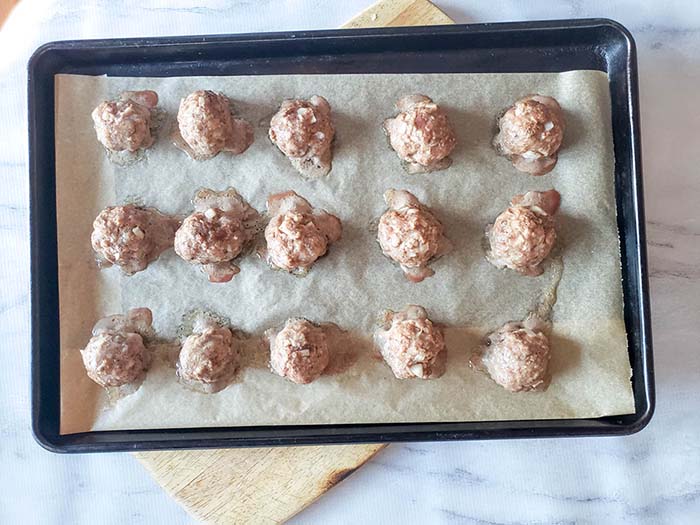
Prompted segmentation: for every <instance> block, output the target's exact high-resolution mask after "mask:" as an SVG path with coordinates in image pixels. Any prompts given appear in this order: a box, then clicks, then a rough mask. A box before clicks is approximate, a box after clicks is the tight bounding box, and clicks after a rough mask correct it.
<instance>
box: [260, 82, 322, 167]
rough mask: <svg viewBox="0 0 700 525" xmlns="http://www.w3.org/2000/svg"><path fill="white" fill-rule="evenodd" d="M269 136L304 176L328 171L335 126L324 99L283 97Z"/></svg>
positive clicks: (271, 122)
mask: <svg viewBox="0 0 700 525" xmlns="http://www.w3.org/2000/svg"><path fill="white" fill-rule="evenodd" d="M269 135H270V140H271V141H272V143H273V144H275V146H277V147H278V148H279V149H280V151H282V153H284V154H285V155H286V156H287V157H288V158H289V160H290V161H291V163H292V165H293V166H294V168H296V170H297V171H298V172H299V173H301V174H302V175H304V176H305V177H308V178H315V177H322V176H324V175H327V174H328V172H329V171H330V170H331V161H332V156H333V154H332V151H331V145H332V143H333V137H334V136H335V128H334V127H333V122H332V121H331V106H330V105H329V104H328V101H327V100H326V99H325V98H323V97H320V96H317V95H316V96H313V97H311V98H310V99H309V100H308V101H307V100H300V99H294V100H285V101H284V102H282V105H281V106H280V109H279V110H278V111H277V113H275V115H274V116H273V117H272V120H271V121H270V132H269Z"/></svg>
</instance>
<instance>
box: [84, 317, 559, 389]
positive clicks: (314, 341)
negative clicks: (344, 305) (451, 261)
mask: <svg viewBox="0 0 700 525" xmlns="http://www.w3.org/2000/svg"><path fill="white" fill-rule="evenodd" d="M151 325H152V314H151V311H150V310H149V309H148V308H135V309H132V310H130V311H129V312H128V313H127V314H126V315H113V316H110V317H107V318H105V319H102V320H100V321H99V322H98V323H97V324H96V325H95V327H94V329H93V335H92V338H91V339H90V341H89V342H88V344H87V346H86V347H85V348H84V349H83V350H81V353H82V358H83V363H84V365H85V368H86V370H87V374H88V376H89V377H90V378H91V379H92V380H93V381H95V382H96V383H97V384H99V385H100V386H102V387H104V388H118V389H120V391H121V392H122V393H131V392H133V391H135V390H136V389H137V388H138V386H139V385H140V384H141V382H142V381H143V379H144V377H145V375H146V372H147V371H148V369H149V366H150V364H151V360H152V356H151V354H152V352H151V350H150V349H149V348H148V347H149V341H152V340H153V338H154V331H153V328H152V326H151ZM331 327H335V325H330V324H316V323H313V322H310V321H308V320H306V319H303V318H292V319H289V320H287V322H286V323H285V324H284V326H283V327H281V328H279V329H277V328H273V329H270V330H267V331H266V332H265V334H264V336H263V342H264V344H265V346H266V347H267V348H268V349H269V368H270V369H271V370H272V372H274V373H275V374H277V375H279V376H282V377H284V378H286V379H288V380H289V381H292V382H294V383H297V384H308V383H311V382H313V381H315V380H316V379H318V378H319V377H320V376H321V375H322V374H323V373H324V371H325V370H326V368H327V367H328V365H329V362H330V359H331V352H334V351H337V350H339V349H334V348H332V347H331V340H332V339H331V338H330V337H329V336H328V332H329V330H330V328H331ZM335 328H337V327H335ZM546 331H547V325H546V324H545V323H543V322H541V321H539V320H538V319H536V318H534V317H529V318H528V319H526V320H525V321H523V322H510V323H506V324H505V325H504V326H502V327H501V328H500V329H498V330H496V331H495V332H493V333H491V334H489V335H488V336H487V337H486V339H485V341H484V344H483V345H482V346H481V347H480V348H478V349H477V350H475V351H474V352H473V353H472V355H471V357H470V365H471V367H472V368H475V369H477V370H480V371H484V372H486V373H487V374H488V375H489V376H490V377H491V378H492V379H493V380H494V381H495V382H496V383H497V384H499V385H500V386H502V387H503V388H505V389H506V390H509V391H511V392H520V391H532V390H544V389H546V388H547V386H548V384H549V372H548V366H549V360H550V345H549V337H548V335H547V333H546ZM374 341H375V346H376V348H377V349H378V351H379V354H380V355H381V357H382V358H383V359H384V361H385V362H386V364H387V365H388V366H389V367H390V368H391V371H392V372H393V374H394V376H395V377H396V378H398V379H410V378H419V379H435V378H439V377H440V376H441V375H442V374H443V373H444V372H445V368H446V366H445V365H446V357H447V349H446V347H445V336H444V333H443V327H442V326H441V325H439V324H437V323H434V322H432V321H431V320H430V319H429V318H428V314H427V312H426V311H425V309H424V308H422V307H420V306H416V305H409V306H407V307H406V308H405V309H404V310H402V311H399V312H391V311H387V312H385V314H384V316H383V319H382V324H381V325H380V326H379V328H378V329H377V330H376V332H375V334H374ZM240 360H241V340H240V339H237V338H236V336H235V335H234V332H233V331H232V330H231V328H230V327H228V326H225V325H224V324H222V323H221V322H218V321H214V320H213V318H212V317H210V316H206V315H200V316H199V317H198V318H197V319H196V320H195V322H194V324H193V328H192V333H191V334H189V335H188V336H186V337H185V338H184V339H183V340H182V341H181V344H180V351H179V356H178V359H177V365H176V373H177V376H178V378H179V380H180V381H181V382H182V383H183V384H185V385H187V386H188V387H190V388H192V389H195V390H198V391H201V392H205V393H213V392H217V391H219V390H222V389H223V388H225V387H226V386H228V385H229V384H230V383H231V381H232V380H233V378H234V376H235V374H236V372H237V371H238V369H239V368H240Z"/></svg>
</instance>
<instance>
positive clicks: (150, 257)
mask: <svg viewBox="0 0 700 525" xmlns="http://www.w3.org/2000/svg"><path fill="white" fill-rule="evenodd" d="M178 225H179V221H178V220H177V219H176V218H175V217H170V216H168V215H164V214H162V213H160V212H159V211H158V210H156V209H152V208H141V207H139V206H135V205H133V204H127V205H126V206H112V207H109V208H105V209H104V210H102V211H101V212H100V214H99V215H98V216H97V218H96V219H95V221H94V222H93V224H92V227H93V231H92V235H91V238H90V240H91V242H92V248H93V250H95V253H96V254H97V257H98V260H99V262H100V263H101V264H102V265H106V266H110V265H113V264H114V265H117V266H119V267H120V268H121V269H122V271H123V272H124V273H126V274H127V275H132V274H134V273H136V272H140V271H141V270H144V269H146V267H147V266H148V265H149V264H150V263H151V262H153V261H155V260H156V259H157V258H158V257H159V256H160V254H161V253H163V252H164V251H165V250H166V249H168V248H169V247H171V246H172V245H173V237H174V236H175V230H176V229H177V227H178Z"/></svg>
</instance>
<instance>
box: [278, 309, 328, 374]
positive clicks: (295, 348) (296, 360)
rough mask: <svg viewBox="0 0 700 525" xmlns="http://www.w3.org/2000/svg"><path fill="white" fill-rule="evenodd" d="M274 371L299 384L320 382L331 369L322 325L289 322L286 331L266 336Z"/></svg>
mask: <svg viewBox="0 0 700 525" xmlns="http://www.w3.org/2000/svg"><path fill="white" fill-rule="evenodd" d="M266 338H267V340H268V342H269V344H270V368H271V369H272V371H273V372H274V373H275V374H277V375H280V376H282V377H285V378H287V379H289V380H290V381H292V382H294V383H298V384H302V385H305V384H307V383H311V382H312V381H315V380H316V379H318V378H319V377H320V376H321V374H322V373H323V371H324V370H325V369H326V367H327V366H328V362H329V360H330V353H329V351H328V338H327V335H326V331H325V330H324V328H323V327H322V326H319V325H316V324H314V323H311V322H310V321H307V320H306V319H289V320H288V321H287V322H286V323H285V325H284V328H282V330H280V331H279V332H275V331H274V330H272V331H268V332H267V333H266Z"/></svg>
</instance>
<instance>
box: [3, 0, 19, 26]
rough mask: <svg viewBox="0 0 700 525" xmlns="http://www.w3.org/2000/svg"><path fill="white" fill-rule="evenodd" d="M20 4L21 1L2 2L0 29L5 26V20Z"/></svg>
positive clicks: (5, 0) (8, 0) (7, 0)
mask: <svg viewBox="0 0 700 525" xmlns="http://www.w3.org/2000/svg"><path fill="white" fill-rule="evenodd" d="M18 3H19V0H0V27H2V26H3V25H4V24H5V20H7V17H8V16H10V12H12V9H14V7H15V6H16V5H17V4H18Z"/></svg>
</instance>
